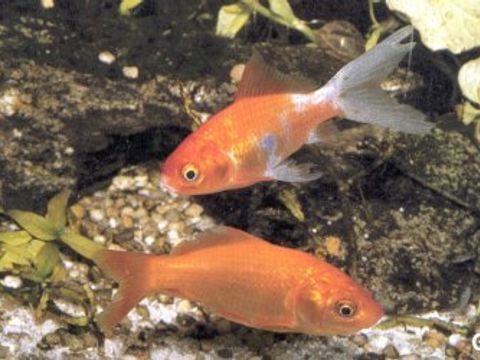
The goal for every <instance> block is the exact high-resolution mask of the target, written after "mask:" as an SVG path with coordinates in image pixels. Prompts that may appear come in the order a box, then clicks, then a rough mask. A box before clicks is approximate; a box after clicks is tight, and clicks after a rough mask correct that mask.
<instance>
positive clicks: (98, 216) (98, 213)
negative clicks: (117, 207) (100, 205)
mask: <svg viewBox="0 0 480 360" xmlns="http://www.w3.org/2000/svg"><path fill="white" fill-rule="evenodd" d="M88 215H89V216H90V219H91V220H92V221H95V222H100V221H102V220H103V219H105V214H104V213H103V211H102V210H100V209H92V210H90V211H89V212H88Z"/></svg>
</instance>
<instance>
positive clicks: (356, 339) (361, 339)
mask: <svg viewBox="0 0 480 360" xmlns="http://www.w3.org/2000/svg"><path fill="white" fill-rule="evenodd" d="M350 341H351V342H353V343H354V344H355V345H358V346H364V345H365V344H366V343H367V341H368V338H367V337H366V336H365V335H363V334H355V335H353V336H352V337H351V338H350Z"/></svg>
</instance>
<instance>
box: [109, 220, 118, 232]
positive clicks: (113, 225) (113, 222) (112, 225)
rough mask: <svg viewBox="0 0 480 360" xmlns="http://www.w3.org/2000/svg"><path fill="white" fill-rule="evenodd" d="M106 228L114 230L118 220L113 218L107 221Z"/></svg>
mask: <svg viewBox="0 0 480 360" xmlns="http://www.w3.org/2000/svg"><path fill="white" fill-rule="evenodd" d="M108 226H110V227H111V228H112V229H115V228H116V227H117V226H118V220H117V219H115V218H110V219H108Z"/></svg>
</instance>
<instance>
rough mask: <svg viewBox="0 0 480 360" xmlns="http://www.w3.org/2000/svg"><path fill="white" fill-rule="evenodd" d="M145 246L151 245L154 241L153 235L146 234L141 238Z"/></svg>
mask: <svg viewBox="0 0 480 360" xmlns="http://www.w3.org/2000/svg"><path fill="white" fill-rule="evenodd" d="M143 241H144V242H145V244H146V245H147V246H152V245H153V243H154V242H155V237H154V236H151V235H149V236H146V237H145V239H144V240H143Z"/></svg>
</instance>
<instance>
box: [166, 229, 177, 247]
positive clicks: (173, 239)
mask: <svg viewBox="0 0 480 360" xmlns="http://www.w3.org/2000/svg"><path fill="white" fill-rule="evenodd" d="M179 239H180V236H179V235H178V231H177V230H175V229H172V230H168V232H167V241H168V242H170V243H172V244H173V245H176V244H177V243H178V241H179Z"/></svg>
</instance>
